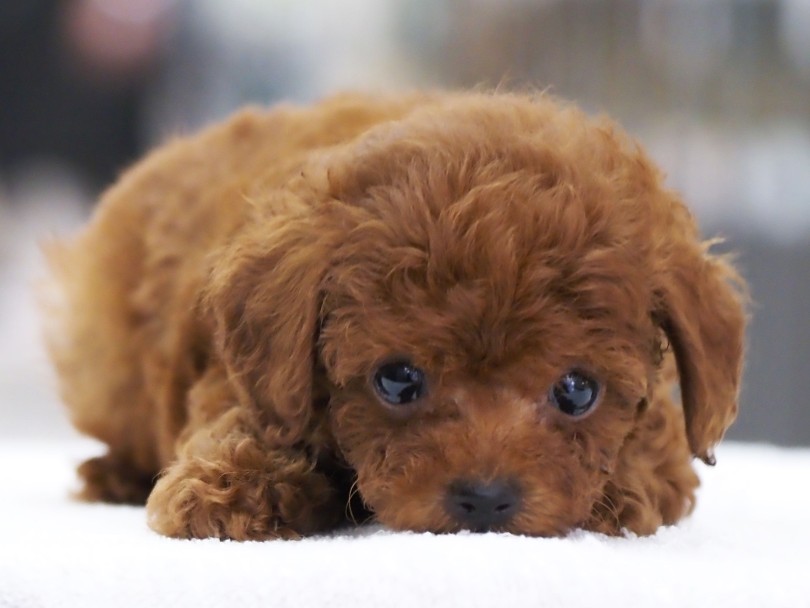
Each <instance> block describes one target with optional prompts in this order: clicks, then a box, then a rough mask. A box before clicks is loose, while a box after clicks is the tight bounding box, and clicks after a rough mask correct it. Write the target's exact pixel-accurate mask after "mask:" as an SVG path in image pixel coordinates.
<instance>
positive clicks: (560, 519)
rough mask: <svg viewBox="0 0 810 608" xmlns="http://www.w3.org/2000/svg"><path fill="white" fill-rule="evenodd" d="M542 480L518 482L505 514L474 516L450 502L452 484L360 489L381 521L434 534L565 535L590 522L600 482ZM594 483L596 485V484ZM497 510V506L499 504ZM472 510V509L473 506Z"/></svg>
mask: <svg viewBox="0 0 810 608" xmlns="http://www.w3.org/2000/svg"><path fill="white" fill-rule="evenodd" d="M544 481H545V482H547V481H548V480H538V479H537V478H535V479H532V478H529V477H527V478H524V479H520V480H517V483H519V484H520V486H521V487H522V488H525V490H523V491H522V493H521V496H520V498H519V499H518V500H519V503H518V505H517V506H516V507H515V508H514V509H513V510H512V512H511V513H509V514H508V516H506V517H503V518H499V517H496V518H494V519H493V518H486V517H484V518H483V519H481V518H477V517H472V518H470V517H469V515H468V514H466V513H465V512H464V509H462V510H461V514H459V513H458V510H457V509H454V508H453V507H452V506H449V505H448V492H449V490H448V488H449V487H450V486H451V484H449V483H447V482H445V481H439V480H438V479H437V478H434V479H432V480H427V479H424V478H423V479H422V480H421V481H420V480H417V479H414V480H413V481H406V480H402V479H400V480H396V481H391V482H385V481H383V482H379V481H375V482H373V483H370V484H368V485H367V486H366V487H364V484H363V483H362V481H361V482H360V484H359V487H360V492H361V493H362V495H363V498H364V501H365V502H366V504H367V505H368V507H369V508H370V509H371V510H372V511H373V512H374V514H375V518H376V520H377V521H378V522H379V523H380V524H382V525H384V526H386V527H388V528H391V529H394V530H401V531H414V532H431V533H434V534H445V533H455V532H461V531H469V532H508V533H511V534H518V535H524V536H540V537H554V536H563V535H565V534H567V533H568V532H570V531H571V530H573V529H575V528H578V527H581V526H582V525H583V524H584V522H586V521H587V520H588V518H589V516H590V514H591V512H592V510H593V508H594V506H595V504H596V503H598V497H599V496H600V494H601V492H600V489H599V487H598V486H599V484H598V482H597V481H596V480H587V481H586V480H585V479H584V478H582V479H581V481H582V482H583V484H582V485H581V487H579V489H577V490H575V491H573V492H572V491H571V487H570V484H569V487H568V488H564V487H562V486H560V485H559V484H556V483H552V484H548V485H546V484H544ZM590 484H593V485H590ZM493 506H494V508H495V509H497V508H498V506H502V505H497V504H495V503H493ZM467 508H470V507H469V505H467Z"/></svg>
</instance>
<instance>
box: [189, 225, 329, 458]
mask: <svg viewBox="0 0 810 608" xmlns="http://www.w3.org/2000/svg"><path fill="white" fill-rule="evenodd" d="M315 224H316V220H315V219H314V218H313V217H312V216H311V214H308V213H306V212H300V211H299V212H298V213H297V214H296V215H282V216H276V217H274V218H271V219H264V220H260V219H257V220H256V221H255V222H251V224H250V228H249V229H248V231H247V232H242V233H240V234H239V235H238V236H237V237H236V239H235V240H234V241H233V242H232V243H230V244H229V245H227V246H226V247H225V249H224V250H223V251H221V252H219V255H218V259H216V260H215V261H214V264H213V269H212V272H211V274H210V277H209V283H208V285H207V287H206V289H205V293H204V297H203V301H202V305H203V310H204V313H205V314H206V316H207V318H208V319H209V322H210V323H212V325H213V331H214V341H215V349H216V352H217V354H218V356H219V357H220V358H221V360H222V362H223V363H224V365H225V367H226V370H227V373H228V377H229V379H230V381H231V382H232V384H233V386H234V388H235V389H236V391H237V393H238V394H239V399H240V401H241V402H243V403H248V404H249V405H252V406H256V407H258V408H259V410H260V413H261V415H262V416H263V418H264V419H265V420H266V422H267V424H268V427H269V428H268V431H270V430H272V431H273V432H275V433H276V435H275V437H274V440H275V441H277V442H279V443H281V444H285V445H290V444H292V443H295V442H296V441H299V440H301V439H302V438H303V437H304V435H305V434H306V433H307V430H308V426H309V424H310V422H311V418H312V413H313V401H314V400H315V399H317V398H318V396H317V395H315V394H314V392H315V391H316V386H315V385H316V382H315V379H314V374H315V357H316V341H317V334H318V327H319V321H320V319H319V317H320V306H321V295H320V292H321V284H322V281H323V278H324V275H325V273H326V270H327V267H328V263H329V259H330V253H331V245H330V243H329V236H330V235H329V233H328V232H325V231H324V230H323V229H322V227H318V226H316V225H315Z"/></svg>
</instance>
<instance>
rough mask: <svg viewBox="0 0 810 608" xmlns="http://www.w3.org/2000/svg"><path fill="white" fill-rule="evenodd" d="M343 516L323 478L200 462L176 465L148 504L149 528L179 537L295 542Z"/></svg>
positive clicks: (329, 525)
mask: <svg viewBox="0 0 810 608" xmlns="http://www.w3.org/2000/svg"><path fill="white" fill-rule="evenodd" d="M219 464H220V465H222V464H223V463H219ZM224 469H229V470H224ZM340 512H341V511H340V509H339V508H336V505H335V499H334V492H333V490H332V488H331V487H330V485H329V483H328V481H327V480H326V479H325V478H324V477H323V476H321V475H317V474H314V473H308V474H306V475H302V476H298V477H293V478H287V479H280V478H279V477H278V476H276V475H273V474H272V473H270V472H266V471H260V470H234V469H231V468H228V467H222V466H217V463H212V462H209V461H204V460H197V459H192V460H187V461H180V462H178V463H176V464H175V465H174V466H172V467H171V468H170V469H169V470H168V472H167V473H166V475H164V476H163V477H162V478H161V479H160V480H159V481H158V483H157V485H156V486H155V489H154V491H153V492H152V494H151V496H150V497H149V501H148V503H147V513H148V521H149V526H150V527H151V528H152V529H153V530H155V531H156V532H158V533H160V534H163V535H165V536H171V537H175V538H210V537H213V538H219V539H232V540H270V539H296V538H300V537H302V536H305V535H308V534H312V533H315V532H317V531H319V530H324V529H328V528H329V527H332V526H334V525H335V524H336V523H337V522H336V521H335V520H336V517H335V514H336V513H337V514H339V513H340Z"/></svg>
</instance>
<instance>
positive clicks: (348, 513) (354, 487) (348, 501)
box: [343, 479, 360, 525]
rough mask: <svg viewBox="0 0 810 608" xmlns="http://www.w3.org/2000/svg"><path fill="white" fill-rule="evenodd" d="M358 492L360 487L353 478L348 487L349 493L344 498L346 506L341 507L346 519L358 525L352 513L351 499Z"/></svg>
mask: <svg viewBox="0 0 810 608" xmlns="http://www.w3.org/2000/svg"><path fill="white" fill-rule="evenodd" d="M358 492H360V489H359V488H358V486H357V479H355V480H354V482H353V483H352V485H351V487H350V488H349V495H348V497H347V498H346V506H345V508H344V509H343V515H344V516H345V517H346V519H348V520H351V522H352V523H353V524H354V525H358V524H359V522H358V521H357V518H356V517H355V515H354V510H353V509H352V499H353V498H354V497H355V496H356V495H357V494H358Z"/></svg>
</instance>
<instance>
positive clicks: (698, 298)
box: [49, 93, 744, 539]
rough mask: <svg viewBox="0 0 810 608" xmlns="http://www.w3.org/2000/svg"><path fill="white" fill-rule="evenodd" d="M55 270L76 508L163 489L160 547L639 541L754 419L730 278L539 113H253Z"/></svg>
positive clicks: (157, 524) (541, 100)
mask: <svg viewBox="0 0 810 608" xmlns="http://www.w3.org/2000/svg"><path fill="white" fill-rule="evenodd" d="M50 253H51V255H50V259H51V263H52V266H53V268H54V272H55V274H56V275H57V278H58V280H59V285H60V286H61V289H62V296H63V297H62V299H61V301H60V302H59V303H58V306H57V307H55V308H54V309H52V311H51V314H52V315H53V316H52V318H53V319H55V320H56V321H57V323H56V324H55V325H54V326H53V327H52V328H51V330H50V332H49V335H50V346H51V351H52V353H53V357H54V360H55V362H56V365H57V367H58V370H59V374H60V377H61V386H62V392H63V395H64V399H65V401H66V402H67V404H68V406H69V408H70V411H71V413H72V416H73V421H74V423H75V424H76V426H77V427H78V428H79V429H80V430H82V431H83V432H85V433H87V434H89V435H92V436H94V437H97V438H99V439H101V440H102V441H104V442H106V443H107V444H108V445H109V453H108V454H107V455H106V456H103V457H101V458H96V459H93V460H90V461H88V462H86V463H84V464H83V465H82V466H81V468H80V474H81V476H82V477H83V478H84V481H85V488H84V496H85V497H86V498H88V499H98V500H108V501H113V502H142V501H146V500H147V499H148V502H147V509H148V516H149V523H150V525H151V526H152V527H153V528H154V529H155V530H157V531H158V532H161V533H163V534H167V535H170V536H177V537H208V536H214V537H219V538H233V539H265V538H279V537H281V538H291V537H298V536H301V535H306V534H312V533H314V532H318V531H321V530H327V529H329V528H331V527H333V526H335V525H338V524H339V523H340V522H341V521H344V520H346V519H347V518H349V519H354V520H356V519H358V518H360V517H362V516H364V515H367V514H368V513H365V509H367V510H368V512H370V513H373V514H374V516H375V517H376V519H377V520H378V521H379V522H381V523H383V524H385V525H387V526H390V527H392V528H395V529H408V530H430V531H435V532H449V531H454V530H460V529H472V530H504V531H510V532H515V533H521V534H531V535H557V534H564V533H565V532H567V531H569V530H571V529H573V528H577V527H580V528H586V529H589V530H597V531H600V532H606V533H609V534H617V533H620V532H621V530H622V529H628V530H630V531H632V532H635V533H639V534H649V533H652V532H654V531H655V530H656V528H657V527H658V526H660V525H662V524H671V523H673V522H676V521H677V520H678V519H679V518H680V517H682V516H683V515H684V514H686V513H688V512H689V511H690V510H691V508H692V505H693V503H694V489H695V487H696V486H697V484H698V479H697V477H696V475H695V473H694V472H693V470H692V468H691V465H690V460H691V457H692V455H697V456H698V457H700V458H701V459H703V460H705V461H707V462H708V461H711V460H712V455H711V449H712V447H713V446H714V444H716V443H717V442H718V441H720V439H721V438H722V436H723V433H724V431H725V429H726V428H727V427H728V425H729V424H730V423H731V421H732V420H733V419H734V416H735V414H736V409H737V406H736V401H737V393H738V387H739V380H740V373H741V365H742V356H743V330H744V314H743V310H742V307H741V296H740V290H741V289H742V284H741V282H740V280H739V279H738V277H737V275H736V274H735V273H734V271H733V270H732V268H731V267H730V266H729V265H728V264H727V263H725V262H724V261H723V260H721V259H718V258H717V257H713V256H711V255H710V254H709V253H708V247H707V245H706V244H705V243H702V242H701V241H700V240H699V237H698V232H697V229H696V227H695V224H694V221H693V220H692V217H691V216H690V214H689V212H688V211H687V209H686V208H685V207H684V206H683V204H682V203H681V202H680V201H679V200H678V197H677V196H676V195H675V194H673V193H672V192H669V191H667V190H665V189H664V188H663V187H662V184H661V176H660V174H659V173H658V171H657V170H656V169H655V168H654V167H653V165H652V164H651V162H650V161H649V160H648V159H647V157H646V156H645V155H644V153H643V152H642V151H641V150H640V149H639V148H638V146H637V145H636V144H634V143H633V142H632V141H631V140H629V139H628V138H627V137H626V136H625V135H623V134H622V133H621V132H620V131H618V130H617V128H616V127H615V126H614V125H612V124H611V123H609V122H608V121H606V120H591V119H589V118H587V117H586V116H585V115H583V114H582V113H581V112H580V111H578V110H576V109H574V108H571V107H568V106H565V105H561V104H559V103H558V102H556V101H553V100H551V99H549V98H547V97H544V96H538V97H529V96H519V95H506V94H477V93H476V94H437V95H413V96H405V97H396V98H393V97H388V98H381V97H362V96H344V97H338V98H334V99H332V100H329V101H326V102H324V103H321V104H319V105H316V106H314V107H311V108H306V109H302V108H293V107H278V108H275V109H272V110H269V111H265V110H255V109H254V110H247V111H244V112H242V113H240V114H238V115H236V116H235V117H233V118H231V119H230V120H228V121H227V122H225V123H224V124H222V125H219V126H216V127H213V128H210V129H208V130H206V131H204V132H203V133H201V134H199V135H197V136H194V137H190V138H187V139H181V140H178V141H175V142H173V143H170V144H168V145H166V146H165V147H163V148H161V149H160V150H158V151H157V152H155V153H153V154H151V155H150V156H149V157H148V158H147V159H146V160H144V161H143V162H141V163H139V164H138V165H137V166H135V167H134V168H133V169H132V170H131V171H129V172H128V173H127V174H126V175H125V176H124V177H123V178H122V179H121V180H120V182H119V183H118V184H117V185H116V186H114V187H113V188H112V189H110V190H109V191H108V192H107V193H106V194H105V195H104V198H103V200H102V202H101V204H100V206H99V208H98V210H97V213H96V215H95V217H94V218H93V220H92V222H91V223H90V225H89V227H88V228H87V229H86V231H85V232H84V233H83V234H82V235H81V236H80V237H79V238H78V239H77V240H76V241H74V242H71V243H67V244H64V245H57V246H55V247H54V248H53V249H52V250H51V252H50ZM673 359H674V362H677V372H678V376H679V379H680V394H681V396H682V401H683V407H681V406H680V405H677V404H676V403H674V402H673V401H672V400H671V391H672V389H673V383H674V382H675V381H676V372H675V363H674V362H673ZM155 480H157V482H156V484H155Z"/></svg>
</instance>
